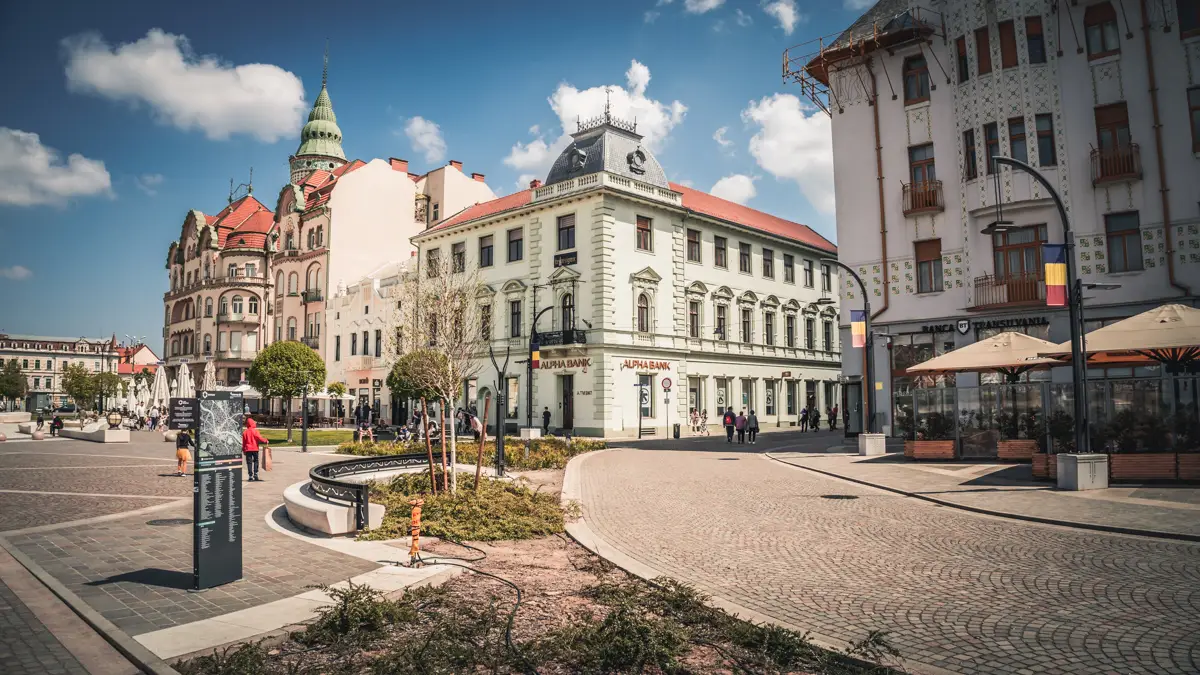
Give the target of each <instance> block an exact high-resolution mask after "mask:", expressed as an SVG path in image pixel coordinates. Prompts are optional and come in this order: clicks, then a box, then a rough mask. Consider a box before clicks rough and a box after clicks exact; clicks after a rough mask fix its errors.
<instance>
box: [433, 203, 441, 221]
mask: <svg viewBox="0 0 1200 675" xmlns="http://www.w3.org/2000/svg"><path fill="white" fill-rule="evenodd" d="M441 213H442V209H441V204H438V203H436V202H435V203H434V205H433V222H435V223H436V222H437V221H439V220H441Z"/></svg>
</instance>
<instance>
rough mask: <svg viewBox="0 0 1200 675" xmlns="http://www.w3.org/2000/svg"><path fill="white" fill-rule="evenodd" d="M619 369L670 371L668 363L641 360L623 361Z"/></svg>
mask: <svg viewBox="0 0 1200 675" xmlns="http://www.w3.org/2000/svg"><path fill="white" fill-rule="evenodd" d="M621 368H629V369H631V370H670V369H671V362H670V361H645V360H642V359H625V360H624V361H622V362H621Z"/></svg>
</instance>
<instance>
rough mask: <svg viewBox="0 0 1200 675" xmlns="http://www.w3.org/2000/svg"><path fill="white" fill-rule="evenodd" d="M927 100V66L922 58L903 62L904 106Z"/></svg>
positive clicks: (915, 57)
mask: <svg viewBox="0 0 1200 675" xmlns="http://www.w3.org/2000/svg"><path fill="white" fill-rule="evenodd" d="M928 100H929V65H928V64H927V63H926V62H925V57H924V56H910V57H909V58H907V59H905V60H904V105H908V104H910V103H920V102H921V101H928Z"/></svg>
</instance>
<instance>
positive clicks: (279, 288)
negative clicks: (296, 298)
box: [275, 272, 283, 295]
mask: <svg viewBox="0 0 1200 675" xmlns="http://www.w3.org/2000/svg"><path fill="white" fill-rule="evenodd" d="M275 295H283V272H279V273H277V274H276V275H275Z"/></svg>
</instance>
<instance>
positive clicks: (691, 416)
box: [688, 408, 700, 434]
mask: <svg viewBox="0 0 1200 675" xmlns="http://www.w3.org/2000/svg"><path fill="white" fill-rule="evenodd" d="M688 422H689V423H690V424H691V425H692V433H693V434H698V433H700V413H699V412H697V411H696V409H695V408H692V409H691V411H690V412H688Z"/></svg>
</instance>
